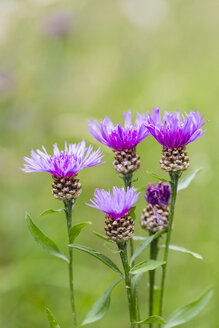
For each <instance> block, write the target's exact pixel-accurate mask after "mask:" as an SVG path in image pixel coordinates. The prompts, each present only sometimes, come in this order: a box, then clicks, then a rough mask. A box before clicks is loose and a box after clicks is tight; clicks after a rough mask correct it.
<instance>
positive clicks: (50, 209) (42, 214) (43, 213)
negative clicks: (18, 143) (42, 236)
mask: <svg viewBox="0 0 219 328" xmlns="http://www.w3.org/2000/svg"><path fill="white" fill-rule="evenodd" d="M64 210H65V209H64V208H59V209H57V210H54V209H52V208H49V209H48V210H45V211H43V212H42V213H41V214H40V216H46V215H49V214H56V213H61V212H63V211H64Z"/></svg>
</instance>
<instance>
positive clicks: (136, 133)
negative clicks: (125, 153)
mask: <svg viewBox="0 0 219 328" xmlns="http://www.w3.org/2000/svg"><path fill="white" fill-rule="evenodd" d="M123 115H124V120H125V126H124V127H122V126H121V124H120V123H119V124H117V125H116V126H114V125H113V123H112V122H111V120H110V119H109V117H108V116H106V117H105V118H104V120H103V121H101V122H100V124H98V123H97V121H93V120H90V121H89V125H88V128H89V131H90V133H91V134H92V135H93V136H94V137H95V138H96V139H97V140H98V141H99V142H101V143H102V144H104V145H106V146H108V147H110V148H113V149H114V150H119V151H122V150H125V149H132V148H135V147H136V146H137V144H139V142H141V141H142V140H143V139H144V138H146V137H147V136H148V135H149V132H148V130H147V129H146V128H145V126H144V123H145V115H144V114H142V115H141V114H139V113H137V118H136V121H135V124H133V123H132V122H131V111H128V113H123Z"/></svg>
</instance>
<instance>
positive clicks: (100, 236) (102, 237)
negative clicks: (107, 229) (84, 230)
mask: <svg viewBox="0 0 219 328" xmlns="http://www.w3.org/2000/svg"><path fill="white" fill-rule="evenodd" d="M93 233H94V234H95V236H97V237H99V238H101V239H103V240H106V241H108V242H110V243H113V241H111V240H110V239H108V238H107V237H106V236H104V235H102V234H101V233H99V232H96V231H93Z"/></svg>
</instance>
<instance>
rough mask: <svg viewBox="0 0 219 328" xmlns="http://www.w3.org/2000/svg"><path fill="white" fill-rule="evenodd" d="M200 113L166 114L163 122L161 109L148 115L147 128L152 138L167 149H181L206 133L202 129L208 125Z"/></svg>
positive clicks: (177, 112) (154, 110)
mask: <svg viewBox="0 0 219 328" xmlns="http://www.w3.org/2000/svg"><path fill="white" fill-rule="evenodd" d="M203 118H204V115H203V116H202V117H201V116H200V114H199V112H198V111H197V110H196V111H195V112H193V111H190V113H189V114H187V113H185V115H180V113H179V111H176V112H175V113H170V112H165V113H164V118H163V122H161V115H160V109H159V108H157V109H153V113H152V115H150V114H147V119H146V123H145V127H146V128H147V129H148V130H149V131H150V133H151V134H152V136H153V137H154V138H155V139H157V141H158V142H159V143H160V144H161V145H163V146H164V147H165V148H168V149H173V148H181V147H184V146H185V145H187V144H189V143H190V142H192V141H195V140H196V139H198V138H200V137H201V136H202V135H203V134H204V133H205V132H206V130H205V131H202V129H201V127H202V126H203V125H204V124H205V123H206V122H204V121H203Z"/></svg>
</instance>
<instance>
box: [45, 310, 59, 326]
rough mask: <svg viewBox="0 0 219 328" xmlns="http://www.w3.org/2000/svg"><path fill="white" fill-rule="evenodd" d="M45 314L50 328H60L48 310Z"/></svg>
mask: <svg viewBox="0 0 219 328" xmlns="http://www.w3.org/2000/svg"><path fill="white" fill-rule="evenodd" d="M46 314H47V318H48V320H49V323H50V328H60V326H59V324H58V322H57V321H56V319H55V317H54V315H53V314H52V312H51V311H50V309H48V308H46Z"/></svg>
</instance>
